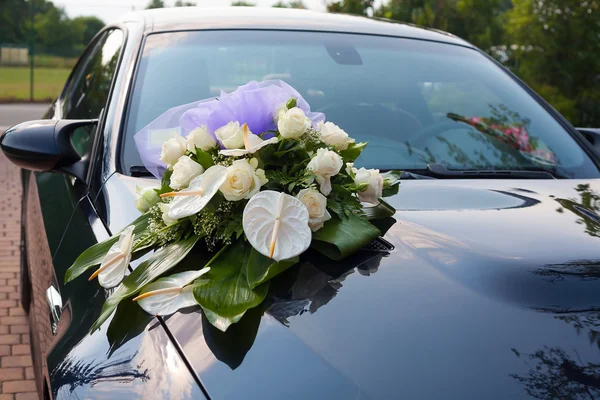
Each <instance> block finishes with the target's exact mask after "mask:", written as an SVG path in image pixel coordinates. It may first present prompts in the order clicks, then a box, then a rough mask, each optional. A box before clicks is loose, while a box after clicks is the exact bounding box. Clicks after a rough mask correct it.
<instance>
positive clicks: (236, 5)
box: [231, 0, 256, 7]
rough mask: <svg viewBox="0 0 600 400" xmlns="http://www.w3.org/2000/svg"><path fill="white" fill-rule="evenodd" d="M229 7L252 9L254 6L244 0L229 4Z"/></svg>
mask: <svg viewBox="0 0 600 400" xmlns="http://www.w3.org/2000/svg"><path fill="white" fill-rule="evenodd" d="M231 5H232V6H233V7H254V6H255V5H256V4H254V3H249V2H247V1H244V0H240V1H234V2H233V3H231Z"/></svg>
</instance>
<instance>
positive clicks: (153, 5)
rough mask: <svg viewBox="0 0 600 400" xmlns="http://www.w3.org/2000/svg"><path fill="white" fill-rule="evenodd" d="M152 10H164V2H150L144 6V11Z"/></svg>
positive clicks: (159, 0) (154, 0)
mask: <svg viewBox="0 0 600 400" xmlns="http://www.w3.org/2000/svg"><path fill="white" fill-rule="evenodd" d="M153 8H165V2H164V1H163V0H150V2H149V3H148V5H147V6H146V10H151V9H153Z"/></svg>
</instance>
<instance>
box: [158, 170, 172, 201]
mask: <svg viewBox="0 0 600 400" xmlns="http://www.w3.org/2000/svg"><path fill="white" fill-rule="evenodd" d="M171 175H173V171H172V170H170V169H168V170H166V171H165V173H164V174H163V176H162V178H161V180H160V189H159V190H157V191H156V193H158V194H159V195H161V194H163V193H168V192H172V191H173V189H171V187H170V186H169V184H170V183H171Z"/></svg>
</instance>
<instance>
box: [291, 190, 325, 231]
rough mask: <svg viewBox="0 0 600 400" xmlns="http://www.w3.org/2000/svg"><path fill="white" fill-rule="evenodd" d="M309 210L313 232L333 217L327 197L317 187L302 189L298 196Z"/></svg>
mask: <svg viewBox="0 0 600 400" xmlns="http://www.w3.org/2000/svg"><path fill="white" fill-rule="evenodd" d="M296 197H297V198H298V200H300V201H301V202H302V204H304V205H305V206H306V209H307V210H308V218H309V220H308V226H309V227H310V229H311V230H312V231H313V232H316V231H318V230H319V229H321V228H322V227H323V224H324V223H325V221H328V220H330V219H331V214H329V211H327V198H326V197H325V196H323V195H322V194H321V193H319V192H318V191H317V190H315V189H302V190H301V191H300V192H299V193H298V195H297V196H296Z"/></svg>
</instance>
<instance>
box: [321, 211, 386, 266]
mask: <svg viewBox="0 0 600 400" xmlns="http://www.w3.org/2000/svg"><path fill="white" fill-rule="evenodd" d="M379 235H380V232H379V229H377V228H376V227H375V226H373V224H371V223H370V222H369V221H367V220H366V219H364V218H361V217H357V216H355V215H350V216H349V217H347V218H342V219H340V218H338V217H337V216H332V218H331V219H330V220H329V221H327V222H325V226H324V227H323V228H321V229H319V230H318V231H316V232H315V233H313V241H312V244H311V247H313V248H314V249H316V250H318V251H319V252H321V253H323V254H324V255H326V256H327V257H329V258H331V259H332V260H341V259H344V258H346V257H347V256H349V255H351V254H353V253H356V252H357V251H359V250H360V249H362V248H363V247H365V246H366V245H368V244H369V243H371V242H372V241H373V240H375V239H376V238H377V237H378V236H379Z"/></svg>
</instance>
